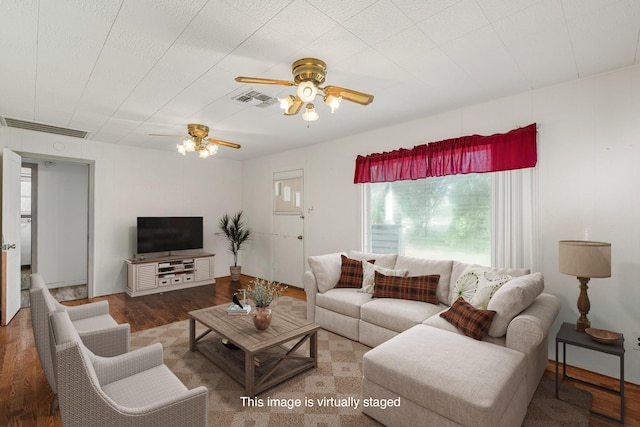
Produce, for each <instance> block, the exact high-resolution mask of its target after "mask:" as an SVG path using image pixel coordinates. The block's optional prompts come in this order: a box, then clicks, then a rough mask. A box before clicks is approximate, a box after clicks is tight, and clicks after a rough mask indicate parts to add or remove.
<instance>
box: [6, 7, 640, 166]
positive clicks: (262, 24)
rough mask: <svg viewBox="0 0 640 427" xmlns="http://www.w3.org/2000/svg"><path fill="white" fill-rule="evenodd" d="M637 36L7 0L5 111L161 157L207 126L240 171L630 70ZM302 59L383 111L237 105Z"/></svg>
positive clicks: (503, 11)
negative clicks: (264, 160) (251, 161)
mask: <svg viewBox="0 0 640 427" xmlns="http://www.w3.org/2000/svg"><path fill="white" fill-rule="evenodd" d="M639 33H640V1H638V0H349V1H343V0H208V1H207V0H41V1H37V0H0V61H1V62H0V116H6V117H11V118H17V119H23V120H30V121H36V122H41V123H46V124H51V125H56V126H62V127H69V128H73V129H80V130H85V131H88V132H90V134H89V136H88V138H89V139H92V140H97V141H103V142H109V143H114V144H128V145H134V146H140V147H148V148H157V149H164V150H175V144H176V143H177V142H180V140H179V139H178V138H169V137H150V136H148V134H150V133H166V134H177V135H182V134H185V133H186V124H187V123H193V122H195V123H202V124H206V125H208V126H210V127H211V131H210V136H211V137H214V138H219V139H223V140H228V141H232V142H237V143H239V144H242V149H241V150H233V149H230V148H225V147H221V149H220V151H219V152H218V154H217V156H218V157H223V158H228V159H238V160H241V159H247V158H253V157H257V156H262V155H265V154H268V153H275V152H279V151H283V150H287V149H291V148H295V147H300V146H303V145H305V144H314V143H318V142H322V141H326V140H331V139H335V138H338V137H341V136H345V135H349V134H353V133H358V132H362V131H365V130H370V129H372V128H373V127H378V126H385V125H388V124H391V123H398V122H402V121H405V120H409V119H413V118H417V117H422V116H426V115H430V114H434V113H438V112H442V111H446V110H450V109H453V108H456V107H459V106H461V105H468V104H473V103H478V102H482V101H486V100H490V99H495V98H499V97H502V96H505V95H509V94H513V93H518V92H522V91H526V90H530V89H533V88H539V87H542V86H546V85H550V84H554V83H558V82H562V81H566V80H571V79H576V78H581V77H585V76H588V75H591V74H595V73H601V72H604V71H607V70H612V69H616V68H620V67H625V66H629V65H632V64H635V63H638V62H639V61H640V44H639ZM303 57H316V58H321V59H323V60H324V61H325V62H326V63H327V69H328V72H327V80H326V84H329V85H335V86H342V87H347V88H351V89H355V90H358V91H362V92H366V93H371V94H373V95H375V99H374V101H373V103H372V104H370V105H368V106H361V105H358V104H354V103H350V102H344V101H343V102H342V105H341V107H340V109H339V110H338V111H337V112H336V113H335V114H333V115H331V114H330V110H329V108H328V107H327V106H326V105H324V104H323V103H322V102H318V103H316V105H317V111H318V112H319V114H320V120H319V121H317V122H313V123H311V127H310V128H307V127H306V123H305V122H304V121H303V120H302V118H301V115H300V114H299V115H298V116H295V117H284V116H283V115H282V111H281V110H280V109H279V107H278V105H277V104H275V105H271V106H269V107H267V108H259V107H257V106H256V103H250V104H243V103H240V102H238V101H235V100H233V99H232V98H233V97H235V96H237V95H240V94H242V93H245V92H247V91H248V90H250V89H253V90H257V91H259V92H262V93H264V94H267V95H269V96H273V97H283V96H284V95H287V94H289V93H294V91H293V90H292V88H289V87H284V86H272V85H247V84H240V83H237V82H235V81H234V78H235V77H236V76H239V75H243V76H252V77H265V78H275V79H284V80H290V79H292V75H291V63H292V62H293V61H295V60H296V59H299V58H303ZM176 155H178V154H177V153H176ZM192 155H195V154H192Z"/></svg>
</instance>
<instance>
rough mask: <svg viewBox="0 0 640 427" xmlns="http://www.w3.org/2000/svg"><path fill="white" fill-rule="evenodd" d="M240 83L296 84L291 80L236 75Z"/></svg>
mask: <svg viewBox="0 0 640 427" xmlns="http://www.w3.org/2000/svg"><path fill="white" fill-rule="evenodd" d="M236 81H237V82H238V83H256V84H261V85H281V86H295V85H296V84H295V83H294V82H291V81H289V80H275V79H261V78H259V77H243V76H238V77H236Z"/></svg>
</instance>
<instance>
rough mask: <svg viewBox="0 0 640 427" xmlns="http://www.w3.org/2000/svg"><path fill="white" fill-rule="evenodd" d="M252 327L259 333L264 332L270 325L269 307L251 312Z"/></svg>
mask: <svg viewBox="0 0 640 427" xmlns="http://www.w3.org/2000/svg"><path fill="white" fill-rule="evenodd" d="M251 315H252V316H253V325H254V326H255V327H256V329H257V330H259V331H264V330H265V329H267V328H268V327H269V325H271V317H272V314H271V307H255V308H254V309H253V310H251Z"/></svg>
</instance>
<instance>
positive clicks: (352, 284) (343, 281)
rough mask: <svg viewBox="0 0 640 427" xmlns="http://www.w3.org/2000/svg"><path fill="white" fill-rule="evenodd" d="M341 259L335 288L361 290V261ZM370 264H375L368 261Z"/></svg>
mask: <svg viewBox="0 0 640 427" xmlns="http://www.w3.org/2000/svg"><path fill="white" fill-rule="evenodd" d="M340 256H341V257H342V267H341V271H340V280H338V284H337V285H336V286H335V287H336V288H361V287H362V261H360V260H357V259H351V258H347V257H346V256H344V255H340ZM369 262H370V263H374V262H376V261H375V260H370V261H369Z"/></svg>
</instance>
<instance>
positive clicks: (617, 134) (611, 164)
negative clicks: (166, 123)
mask: <svg viewBox="0 0 640 427" xmlns="http://www.w3.org/2000/svg"><path fill="white" fill-rule="evenodd" d="M363 108H375V102H374V103H373V104H372V105H371V106H368V107H363ZM639 118H640V66H636V67H632V68H628V69H623V70H619V71H616V72H611V73H607V74H603V75H599V76H595V77H590V78H586V79H582V80H579V81H573V82H569V83H565V84H560V85H556V86H553V87H549V88H545V89H540V90H535V91H530V92H526V93H522V94H519V95H516V96H511V97H508V98H503V99H499V100H495V101H492V102H488V103H485V104H481V105H474V106H468V107H465V108H462V109H459V110H456V111H452V112H449V113H446V114H441V115H437V116H432V117H426V118H424V119H421V120H416V121H411V122H408V123H403V124H398V125H396V126H392V127H387V128H384V129H376V130H375V131H371V132H368V133H363V134H359V135H353V136H349V137H345V138H342V139H340V140H335V141H330V142H327V143H323V144H319V145H315V146H311V147H306V148H300V149H298V150H293V151H289V152H286V153H282V154H279V155H275V156H268V157H264V158H260V159H254V160H251V161H246V162H245V164H244V175H243V180H244V187H243V188H244V193H243V201H242V204H243V208H244V209H245V212H246V213H247V215H248V218H249V219H250V221H251V222H250V224H251V225H252V226H254V227H255V228H257V229H258V230H259V232H260V233H261V238H260V240H259V241H257V242H254V245H253V246H252V247H251V248H250V250H248V251H246V253H245V254H244V255H245V258H246V261H245V262H244V266H245V267H246V268H245V270H246V272H247V273H249V274H252V275H264V276H268V275H269V274H270V273H271V272H270V270H269V265H270V263H269V262H268V261H269V260H270V259H271V252H270V232H271V228H270V227H271V225H270V224H271V223H270V215H271V201H270V198H269V197H270V194H271V188H270V185H271V177H272V173H273V171H275V170H283V169H287V168H289V169H293V168H303V169H304V174H305V197H304V204H305V210H307V209H308V208H310V207H311V206H313V207H314V212H313V214H307V219H306V221H305V228H306V230H305V252H306V255H315V254H322V253H327V252H334V251H340V250H349V249H358V248H360V242H361V200H360V187H359V186H358V185H354V184H353V172H354V166H355V158H356V155H357V154H369V153H373V152H379V151H388V150H392V149H396V148H400V147H405V148H410V147H412V146H414V145H417V144H421V143H426V142H430V141H438V140H441V139H445V138H450V137H456V136H462V135H470V134H474V133H478V134H485V135H488V134H492V133H496V132H505V131H508V130H510V129H513V128H516V127H518V126H524V125H527V124H530V123H533V122H537V123H538V171H539V184H540V188H539V190H540V206H539V209H540V212H539V218H540V220H539V227H540V239H541V242H540V248H541V259H540V265H542V273H543V274H544V276H545V285H546V292H550V293H553V294H555V295H557V296H558V297H559V298H560V300H561V302H562V309H561V311H560V314H559V316H558V319H557V320H556V322H555V324H554V325H553V327H552V336H551V340H550V341H551V342H550V345H549V356H550V358H551V359H555V345H554V342H555V341H554V339H553V337H555V332H556V331H557V330H558V329H559V327H560V324H561V323H562V322H571V323H575V321H576V320H577V318H578V315H579V314H578V311H577V308H576V301H577V297H578V281H577V279H576V278H574V277H570V276H566V275H562V274H560V273H559V272H558V241H559V240H562V239H591V240H603V241H608V242H611V243H612V277H611V278H608V279H593V280H592V281H591V282H590V289H589V296H590V299H591V311H590V315H589V318H590V320H591V324H592V326H593V327H597V328H602V329H609V330H614V331H619V332H622V333H624V335H625V337H626V342H625V346H626V349H627V350H628V351H627V353H626V363H625V371H626V372H625V374H626V379H627V380H629V381H631V382H634V383H640V351H636V350H632V348H633V347H634V346H636V347H637V337H639V336H640V309H639V305H638V304H639V303H640V283H639V282H638V280H637V277H636V276H637V274H638V271H639V270H640V225H638V218H640V190H639V189H638V183H639V182H640V168H639V167H638V166H637V163H638V161H639V160H640V143H639V142H638V141H639V140H640V119H639ZM283 120H286V118H285V119H283ZM322 126H331V123H330V119H329V120H327V121H326V122H323V123H322ZM311 131H313V129H311ZM568 362H569V363H570V364H575V365H577V366H581V367H584V368H586V369H590V370H593V371H596V372H602V373H604V374H606V375H610V376H617V375H618V366H619V364H618V360H617V358H615V357H612V356H606V355H598V354H595V353H593V352H590V351H587V350H584V349H575V348H570V349H569V352H568Z"/></svg>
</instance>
